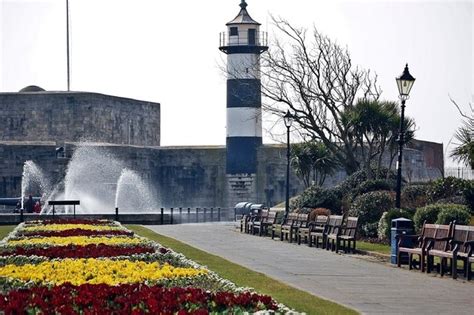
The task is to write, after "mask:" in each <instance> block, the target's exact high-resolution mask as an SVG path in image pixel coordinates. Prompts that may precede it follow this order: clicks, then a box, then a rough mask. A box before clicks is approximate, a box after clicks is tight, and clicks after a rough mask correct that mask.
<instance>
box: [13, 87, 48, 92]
mask: <svg viewBox="0 0 474 315" xmlns="http://www.w3.org/2000/svg"><path fill="white" fill-rule="evenodd" d="M44 91H45V89H43V88H41V87H39V86H37V85H28V86H27V87H24V88H22V89H21V90H20V91H19V92H20V93H23V92H44Z"/></svg>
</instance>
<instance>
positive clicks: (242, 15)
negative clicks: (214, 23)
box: [226, 0, 261, 25]
mask: <svg viewBox="0 0 474 315" xmlns="http://www.w3.org/2000/svg"><path fill="white" fill-rule="evenodd" d="M239 6H240V8H241V9H240V12H239V14H237V16H236V17H235V18H234V19H233V20H232V21H230V22H229V23H227V24H226V25H234V24H255V25H261V24H260V23H258V22H257V21H255V20H254V19H252V18H251V17H250V15H249V13H248V12H247V3H246V2H245V0H242V2H241V3H240V4H239Z"/></svg>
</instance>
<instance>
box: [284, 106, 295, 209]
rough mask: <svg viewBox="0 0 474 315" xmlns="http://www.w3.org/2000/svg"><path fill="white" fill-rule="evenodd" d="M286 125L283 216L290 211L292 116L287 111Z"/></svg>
mask: <svg viewBox="0 0 474 315" xmlns="http://www.w3.org/2000/svg"><path fill="white" fill-rule="evenodd" d="M283 120H284V121H285V126H286V200H285V218H286V217H287V216H288V212H289V211H290V127H291V124H292V123H293V116H292V115H291V114H290V111H287V112H286V114H285V116H283Z"/></svg>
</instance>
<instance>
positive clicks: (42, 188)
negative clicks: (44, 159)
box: [21, 160, 51, 209]
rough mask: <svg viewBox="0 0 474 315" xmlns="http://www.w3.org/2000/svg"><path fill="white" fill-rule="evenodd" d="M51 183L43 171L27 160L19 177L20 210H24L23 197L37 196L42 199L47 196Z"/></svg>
mask: <svg viewBox="0 0 474 315" xmlns="http://www.w3.org/2000/svg"><path fill="white" fill-rule="evenodd" d="M50 189H51V183H50V180H49V178H48V177H47V176H46V175H45V174H44V172H43V170H42V169H41V168H40V167H39V166H38V165H37V164H36V163H35V162H33V161H31V160H28V161H26V162H25V164H24V165H23V174H22V177H21V208H22V209H24V202H25V197H27V195H29V194H33V195H39V196H41V199H43V198H44V197H45V196H46V195H48V194H49V192H50Z"/></svg>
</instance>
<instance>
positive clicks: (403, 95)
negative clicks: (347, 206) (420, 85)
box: [395, 64, 415, 208]
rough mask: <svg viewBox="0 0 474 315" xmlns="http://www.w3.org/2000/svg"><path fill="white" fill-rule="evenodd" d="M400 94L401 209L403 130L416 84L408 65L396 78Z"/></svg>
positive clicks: (398, 190)
mask: <svg viewBox="0 0 474 315" xmlns="http://www.w3.org/2000/svg"><path fill="white" fill-rule="evenodd" d="M396 80H397V86H398V92H399V93H400V95H399V97H400V100H401V101H402V108H401V114H400V129H399V133H398V140H397V141H398V162H397V197H396V200H395V206H396V207H397V208H400V196H401V190H402V154H403V145H404V144H405V143H404V142H405V139H404V135H405V131H404V130H403V127H404V119H405V101H406V100H407V99H408V97H409V94H410V90H411V88H412V86H413V83H415V78H414V77H413V76H412V75H411V74H410V72H409V71H408V64H406V66H405V70H404V71H403V73H402V75H401V76H399V77H398V78H396Z"/></svg>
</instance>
